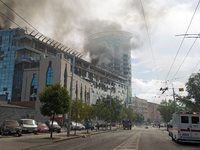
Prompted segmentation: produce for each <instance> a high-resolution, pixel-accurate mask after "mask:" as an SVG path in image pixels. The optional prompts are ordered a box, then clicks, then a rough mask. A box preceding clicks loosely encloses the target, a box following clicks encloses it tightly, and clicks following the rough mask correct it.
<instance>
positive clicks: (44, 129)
mask: <svg viewBox="0 0 200 150" xmlns="http://www.w3.org/2000/svg"><path fill="white" fill-rule="evenodd" d="M37 132H39V133H48V132H49V127H48V126H47V125H46V124H45V123H42V122H37Z"/></svg>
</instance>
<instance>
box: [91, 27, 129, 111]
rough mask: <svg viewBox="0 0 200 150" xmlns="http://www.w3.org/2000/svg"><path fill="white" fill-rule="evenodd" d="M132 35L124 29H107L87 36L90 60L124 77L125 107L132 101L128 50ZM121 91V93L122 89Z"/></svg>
mask: <svg viewBox="0 0 200 150" xmlns="http://www.w3.org/2000/svg"><path fill="white" fill-rule="evenodd" d="M132 36H133V35H132V34H131V33H129V32H125V31H108V32H100V33H95V34H92V35H90V36H89V37H88V41H89V44H88V45H89V46H88V47H89V50H90V57H91V59H92V60H91V62H92V63H93V64H95V65H98V66H100V67H103V68H106V69H107V70H111V71H113V72H116V73H117V74H118V75H119V76H122V77H124V79H126V80H125V86H126V87H127V89H126V90H127V91H126V93H127V99H126V101H125V104H126V107H128V106H130V105H131V102H132V100H131V98H132V86H131V85H132V84H131V51H130V39H131V38H132ZM94 45H95V48H94ZM99 51H101V53H99ZM121 92H122V93H123V92H124V89H122V90H121Z"/></svg>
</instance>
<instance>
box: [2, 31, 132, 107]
mask: <svg viewBox="0 0 200 150" xmlns="http://www.w3.org/2000/svg"><path fill="white" fill-rule="evenodd" d="M58 53H62V58H64V59H65V61H66V60H67V61H68V62H69V63H68V62H67V61H66V62H65V63H61V62H63V61H61V62H59V64H62V65H59V64H57V65H58V66H59V67H61V69H59V70H58V68H57V67H56V66H55V65H54V63H53V62H54V61H56V60H57V59H56V58H57V57H58V56H57V54H58ZM73 54H75V66H74V82H73V84H75V88H73V90H74V91H73V92H74V93H75V94H74V97H76V95H77V97H80V98H83V99H87V100H86V101H87V102H88V103H91V104H95V103H96V100H97V99H98V98H99V97H101V96H106V95H110V94H111V96H113V97H118V98H119V99H121V100H122V101H123V102H124V103H126V101H127V97H129V94H130V93H131V92H129V90H130V89H129V85H127V82H128V80H127V78H126V76H124V75H123V74H122V75H121V74H120V73H119V72H117V71H115V70H109V69H105V68H102V67H99V66H96V65H93V64H91V63H90V62H87V61H85V60H84V59H82V54H80V53H78V52H75V51H74V50H72V49H71V48H69V47H68V46H65V45H63V44H61V43H59V42H56V41H54V40H53V39H51V38H48V37H46V36H44V35H43V34H41V33H39V32H36V31H34V30H29V29H28V28H24V29H22V28H15V29H8V30H0V83H1V84H0V96H1V97H3V98H5V97H7V100H9V101H11V102H18V101H37V94H36V92H37V93H38V90H39V89H38V88H44V86H45V83H46V80H44V78H46V76H43V75H44V74H45V73H46V72H45V71H47V68H48V67H49V66H51V67H50V68H48V73H49V75H50V76H49V77H48V81H49V82H50V81H52V80H53V83H54V82H59V83H61V84H62V85H63V86H64V87H66V88H67V89H69V85H70V81H71V79H70V76H71V74H70V73H69V72H68V71H69V70H70V71H71V67H72V64H71V63H70V62H71V61H72V58H73ZM41 55H45V57H44V58H45V59H41ZM59 57H60V56H59ZM51 58H52V61H51V64H50V63H49V62H46V61H44V60H47V59H48V60H50V59H51ZM53 58H55V59H53ZM64 59H62V60H64ZM53 60H54V61H53ZM63 64H65V65H64V66H63ZM66 64H67V65H66ZM43 67H44V68H43ZM46 67H47V68H46ZM65 67H67V69H65ZM42 68H43V69H42ZM53 70H58V71H56V72H55V71H53ZM52 71H53V73H54V74H53V75H54V77H55V76H57V77H59V78H57V77H56V78H52V77H51V74H52ZM27 74H28V75H30V77H28V75H27ZM80 80H81V82H80ZM65 81H67V82H66V83H65ZM30 83H31V86H30ZM76 85H77V86H76ZM89 85H90V88H89ZM79 87H81V88H79ZM24 89H26V91H25V90H24ZM39 91H40V90H39ZM72 94H73V93H72ZM72 96H73V95H72Z"/></svg>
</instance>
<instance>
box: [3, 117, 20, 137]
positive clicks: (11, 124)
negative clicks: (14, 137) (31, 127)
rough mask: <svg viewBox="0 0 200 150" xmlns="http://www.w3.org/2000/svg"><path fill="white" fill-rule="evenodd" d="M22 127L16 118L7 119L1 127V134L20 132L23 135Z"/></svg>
mask: <svg viewBox="0 0 200 150" xmlns="http://www.w3.org/2000/svg"><path fill="white" fill-rule="evenodd" d="M21 133H22V129H21V126H20V125H19V123H18V122H17V121H16V120H5V121H4V122H3V125H2V126H1V128H0V134H1V135H3V134H18V136H21Z"/></svg>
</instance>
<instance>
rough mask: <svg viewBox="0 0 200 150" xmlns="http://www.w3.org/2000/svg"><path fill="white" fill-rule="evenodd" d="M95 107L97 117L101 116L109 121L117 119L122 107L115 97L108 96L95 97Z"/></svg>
mask: <svg viewBox="0 0 200 150" xmlns="http://www.w3.org/2000/svg"><path fill="white" fill-rule="evenodd" d="M110 100H111V105H110ZM95 108H96V111H97V117H101V118H103V119H104V120H105V121H109V120H110V119H111V120H112V121H117V119H118V116H119V115H120V112H121V109H122V101H121V100H119V99H117V98H111V99H110V96H107V97H101V98H99V99H97V101H96V105H95Z"/></svg>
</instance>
